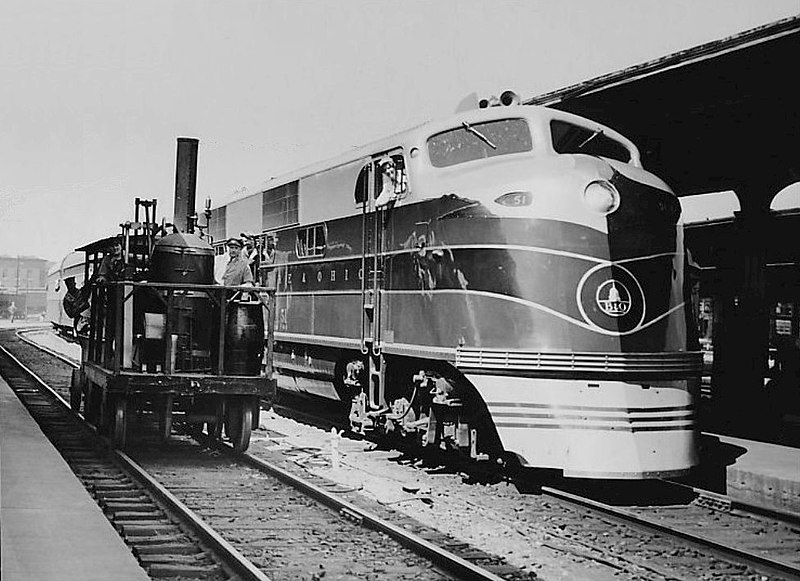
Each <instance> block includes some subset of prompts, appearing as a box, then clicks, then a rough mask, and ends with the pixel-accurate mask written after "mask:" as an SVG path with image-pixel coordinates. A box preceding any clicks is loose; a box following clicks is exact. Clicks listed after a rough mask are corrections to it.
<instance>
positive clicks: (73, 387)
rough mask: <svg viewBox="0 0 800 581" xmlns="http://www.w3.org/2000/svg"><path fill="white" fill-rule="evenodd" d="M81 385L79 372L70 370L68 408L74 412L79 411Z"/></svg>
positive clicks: (78, 370) (81, 395)
mask: <svg viewBox="0 0 800 581" xmlns="http://www.w3.org/2000/svg"><path fill="white" fill-rule="evenodd" d="M82 388H83V386H82V385H81V370H80V369H73V370H72V379H71V380H70V382H69V407H70V408H71V409H72V411H74V412H80V411H81V398H82V397H83V393H82V392H81V391H82Z"/></svg>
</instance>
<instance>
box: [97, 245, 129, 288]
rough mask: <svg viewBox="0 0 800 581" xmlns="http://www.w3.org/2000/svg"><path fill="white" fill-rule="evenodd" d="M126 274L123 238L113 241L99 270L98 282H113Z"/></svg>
mask: <svg viewBox="0 0 800 581" xmlns="http://www.w3.org/2000/svg"><path fill="white" fill-rule="evenodd" d="M124 273H125V258H124V257H123V256H122V237H121V236H117V237H115V238H114V239H112V241H111V243H110V244H109V248H108V250H107V251H106V255H105V256H104V257H103V260H102V262H100V267H99V268H98V269H97V276H96V280H97V282H113V281H116V280H120V279H122V277H123V275H124Z"/></svg>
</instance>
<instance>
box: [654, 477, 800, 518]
mask: <svg viewBox="0 0 800 581" xmlns="http://www.w3.org/2000/svg"><path fill="white" fill-rule="evenodd" d="M662 482H666V483H667V484H670V485H672V486H677V487H678V488H683V489H684V490H688V491H690V492H693V493H694V494H696V495H697V496H698V497H701V498H709V499H711V500H713V501H716V502H719V503H722V504H724V505H726V506H727V508H730V509H731V510H741V511H742V512H747V513H751V514H755V515H758V516H765V517H768V518H774V519H775V520H780V521H783V522H784V523H786V524H788V525H790V526H794V527H798V526H800V514H798V513H796V512H792V511H789V510H779V509H777V508H773V507H771V506H766V505H763V504H757V503H754V502H742V501H741V500H736V499H734V498H731V497H729V496H726V495H725V494H719V493H717V492H713V491H711V490H705V489H703V488H697V487H695V486H690V485H689V484H684V483H682V482H676V481H674V480H663V481H662Z"/></svg>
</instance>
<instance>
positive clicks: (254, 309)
mask: <svg viewBox="0 0 800 581" xmlns="http://www.w3.org/2000/svg"><path fill="white" fill-rule="evenodd" d="M225 323H226V324H225V371H224V372H225V374H226V375H260V374H261V358H262V356H263V354H264V313H263V311H262V305H261V302H260V301H258V300H255V301H243V300H235V301H232V302H230V303H228V306H227V316H226V321H225Z"/></svg>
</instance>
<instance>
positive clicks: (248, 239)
mask: <svg viewBox="0 0 800 581" xmlns="http://www.w3.org/2000/svg"><path fill="white" fill-rule="evenodd" d="M241 237H242V242H244V248H243V249H242V255H243V256H244V257H245V258H246V259H247V264H249V265H250V272H252V273H253V276H254V277H255V275H256V272H257V271H258V267H259V256H258V248H256V236H255V234H250V233H249V232H242V233H241Z"/></svg>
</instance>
